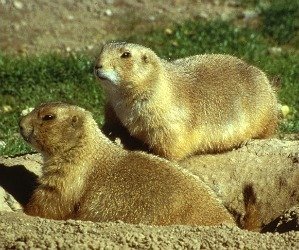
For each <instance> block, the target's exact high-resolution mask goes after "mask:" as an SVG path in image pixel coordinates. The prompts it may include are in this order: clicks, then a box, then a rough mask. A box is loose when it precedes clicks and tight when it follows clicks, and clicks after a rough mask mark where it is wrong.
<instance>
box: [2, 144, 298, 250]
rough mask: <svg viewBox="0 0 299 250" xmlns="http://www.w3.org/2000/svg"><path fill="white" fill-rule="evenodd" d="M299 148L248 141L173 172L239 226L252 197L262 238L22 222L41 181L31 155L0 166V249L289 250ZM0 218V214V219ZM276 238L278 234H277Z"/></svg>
mask: <svg viewBox="0 0 299 250" xmlns="http://www.w3.org/2000/svg"><path fill="white" fill-rule="evenodd" d="M298 157H299V141H298V140H296V141H287V140H278V139H272V140H256V141H251V142H249V143H247V145H244V146H243V147H241V148H240V149H238V150H234V151H230V152H226V153H223V154H218V155H201V156H195V157H193V158H190V159H188V160H186V161H184V162H181V165H182V166H183V167H185V168H187V169H188V170H189V171H192V172H193V173H195V174H197V175H198V176H200V177H201V178H202V179H203V180H205V181H206V182H207V183H208V184H209V185H210V186H211V187H212V188H213V189H214V190H215V192H216V193H217V194H218V195H219V197H220V198H221V199H222V200H223V202H224V204H225V205H226V206H227V207H228V209H229V210H230V211H231V212H232V214H233V215H234V216H235V218H236V220H237V221H239V224H240V225H242V219H243V217H244V197H243V187H244V185H245V184H246V183H249V182H250V183H252V184H253V188H254V190H255V192H256V194H257V203H256V204H257V208H258V211H259V212H260V214H261V223H262V225H263V232H267V233H266V234H263V233H256V232H249V231H245V230H241V229H239V228H237V227H227V226H221V227H189V226H181V225H176V226H171V227H154V226H147V225H130V224H125V223H122V222H111V223H92V222H83V221H73V220H70V221H53V220H46V219H40V218H34V217H29V216H26V215H24V214H23V213H22V210H21V204H24V203H26V202H27V200H28V199H29V197H30V195H31V194H32V191H33V189H34V187H35V185H36V178H37V175H39V174H40V173H41V157H40V155H38V154H34V155H25V156H19V157H14V158H5V157H2V158H0V186H2V188H0V246H4V247H6V248H9V249H15V248H17V249H27V248H35V247H40V248H43V249H45V248H49V247H53V248H61V247H63V248H64V249H68V248H92V249H93V248H104V247H109V248H112V247H119V248H138V249H140V248H141V249H145V248H162V249H165V248H196V249H199V248H208V249H219V248H220V249H221V248H236V249H243V248H246V249H257V248H258V247H259V248H263V249H268V248H271V249H286V248H287V249H297V248H298V245H299V232H296V231H298V230H299V206H298V204H299V192H298V184H299V158H298ZM1 211H2V212H1ZM275 232H280V233H282V234H277V233H275Z"/></svg>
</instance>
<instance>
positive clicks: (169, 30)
mask: <svg viewBox="0 0 299 250" xmlns="http://www.w3.org/2000/svg"><path fill="white" fill-rule="evenodd" d="M164 32H165V34H167V35H171V34H172V33H173V30H172V29H170V28H166V29H165V30H164Z"/></svg>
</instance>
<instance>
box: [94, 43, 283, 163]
mask: <svg viewBox="0 0 299 250" xmlns="http://www.w3.org/2000/svg"><path fill="white" fill-rule="evenodd" d="M95 75H96V76H97V77H98V79H99V80H100V82H101V85H102V86H103V88H104V90H105V92H106V94H107V97H108V98H107V99H108V102H107V106H106V117H105V119H106V123H105V124H104V126H103V131H104V133H105V134H107V135H108V136H111V137H113V136H114V137H120V139H122V140H123V144H124V145H125V146H126V144H127V143H130V141H126V140H129V138H128V136H127V137H125V136H124V135H125V134H126V132H127V133H129V134H130V135H131V136H132V137H134V138H135V139H138V140H139V141H140V142H141V144H142V143H145V144H146V145H147V146H148V148H149V150H150V151H152V152H153V153H154V154H157V155H160V156H162V157H165V158H167V159H170V160H181V159H183V158H185V157H187V156H190V155H193V154H196V153H208V152H221V151H225V150H229V149H232V148H233V147H237V146H240V145H241V144H242V143H244V142H245V141H247V140H249V139H251V138H266V137H269V136H271V135H273V134H274V132H275V130H276V127H277V120H278V115H277V109H278V108H277V98H276V94H275V91H274V90H273V88H272V86H271V85H270V83H269V80H268V79H267V77H266V75H265V74H264V73H263V72H262V71H261V70H259V69H258V68H256V67H254V66H251V65H248V64H247V63H245V62H244V61H242V60H240V59H238V58H236V57H233V56H230V55H221V54H204V55H195V56H191V57H187V58H182V59H178V60H175V61H166V60H163V59H161V58H159V57H158V56H157V55H156V54H155V53H154V52H153V51H152V50H151V49H149V48H146V47H143V46H141V45H137V44H129V43H108V44H106V45H104V46H103V49H102V51H101V53H100V55H99V57H98V59H97V62H96V64H95ZM122 137H124V138H127V139H124V138H122Z"/></svg>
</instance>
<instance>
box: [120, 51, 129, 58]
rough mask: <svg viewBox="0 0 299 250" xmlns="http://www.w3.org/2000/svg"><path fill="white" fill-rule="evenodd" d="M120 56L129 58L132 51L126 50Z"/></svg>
mask: <svg viewBox="0 0 299 250" xmlns="http://www.w3.org/2000/svg"><path fill="white" fill-rule="evenodd" d="M120 57H121V58H129V57H131V53H130V52H128V51H126V52H124V53H122V55H121V56H120Z"/></svg>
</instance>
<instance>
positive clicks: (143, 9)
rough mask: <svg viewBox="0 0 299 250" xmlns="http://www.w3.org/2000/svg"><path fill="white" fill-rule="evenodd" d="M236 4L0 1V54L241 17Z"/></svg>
mask: <svg viewBox="0 0 299 250" xmlns="http://www.w3.org/2000/svg"><path fill="white" fill-rule="evenodd" d="M242 11H243V10H242V9H241V8H240V7H239V5H238V4H237V1H218V0H202V1H196V0H166V1H145V0H137V1H134V0H104V1H94V0H85V1H74V0H64V1H58V0H53V1H46V0H28V1H25V0H1V1H0V16H1V24H0V33H1V36H0V49H1V50H3V51H5V52H17V53H43V52H47V51H59V52H60V51H67V52H69V51H81V50H93V48H94V47H96V46H99V44H101V43H103V42H104V41H107V40H113V39H120V38H122V37H127V36H130V35H132V34H140V35H144V32H146V31H149V30H152V29H157V28H166V27H171V26H172V25H173V24H175V23H180V22H182V21H185V20H190V19H194V18H196V19H198V20H204V19H210V18H213V17H220V18H223V19H227V18H233V17H236V16H242V13H243V12H242Z"/></svg>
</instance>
